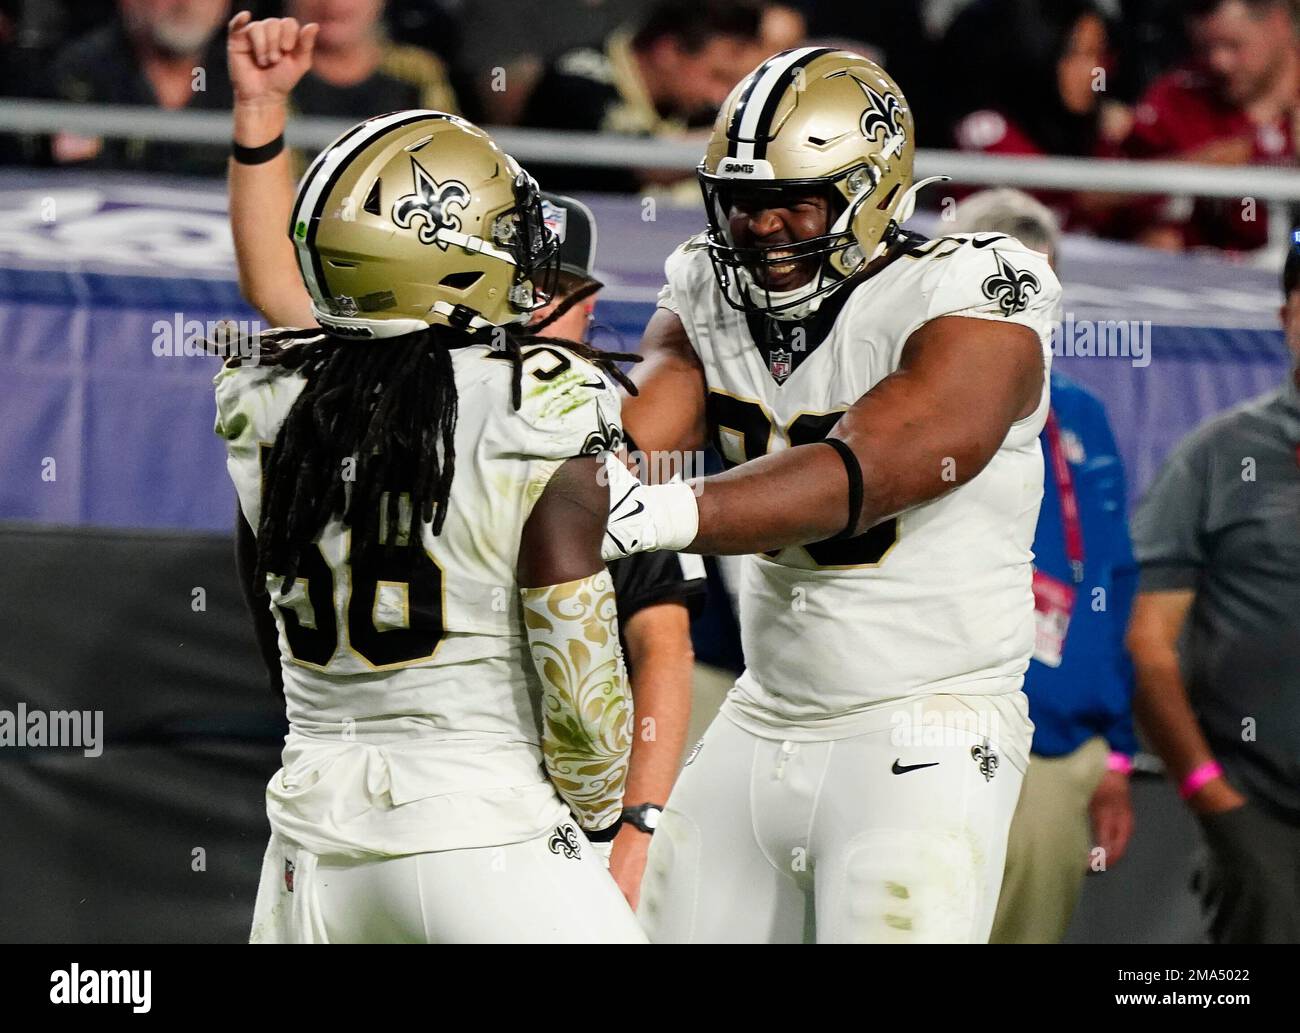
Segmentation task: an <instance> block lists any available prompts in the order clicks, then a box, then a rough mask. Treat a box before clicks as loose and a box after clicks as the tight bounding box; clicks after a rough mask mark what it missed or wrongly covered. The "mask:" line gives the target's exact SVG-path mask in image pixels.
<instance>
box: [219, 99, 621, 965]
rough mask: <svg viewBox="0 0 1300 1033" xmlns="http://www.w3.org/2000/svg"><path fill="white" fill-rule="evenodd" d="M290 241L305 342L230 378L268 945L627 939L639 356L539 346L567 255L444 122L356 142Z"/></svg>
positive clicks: (499, 165) (470, 139)
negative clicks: (630, 518) (269, 711)
mask: <svg viewBox="0 0 1300 1033" xmlns="http://www.w3.org/2000/svg"><path fill="white" fill-rule="evenodd" d="M290 235H291V237H292V240H293V244H294V249H295V253H296V256H297V260H298V265H299V270H300V274H301V276H302V278H303V281H304V283H305V284H306V287H307V293H308V297H309V302H310V306H311V314H312V317H313V319H314V322H315V323H316V324H317V325H316V326H315V327H313V328H311V329H309V330H302V331H286V332H280V333H276V334H273V335H271V336H270V337H269V338H268V339H264V341H263V348H262V350H261V352H260V353H259V355H258V358H259V360H260V361H258V362H257V363H255V364H254V363H242V364H241V363H240V362H239V361H236V360H231V362H229V363H228V364H227V366H226V367H225V368H224V369H223V370H222V372H221V374H220V375H219V376H218V377H217V379H216V395H217V428H216V429H217V433H218V434H219V435H220V436H221V437H223V438H224V439H225V441H226V445H227V449H228V453H229V460H228V467H229V470H230V475H231V478H232V479H233V481H234V483H235V487H236V489H237V491H238V495H239V504H240V509H241V511H242V516H243V518H244V527H243V529H242V531H241V535H242V537H243V539H244V540H243V542H242V548H241V555H243V556H245V557H247V559H248V562H247V564H246V565H247V566H248V567H250V568H251V570H249V571H248V581H249V584H250V585H251V586H254V597H255V600H256V596H257V595H258V594H259V592H258V589H259V588H260V587H261V586H265V588H264V589H262V590H261V592H260V595H261V599H260V602H257V605H258V606H259V607H260V609H261V611H262V614H263V617H265V616H266V615H268V614H273V615H274V621H275V628H274V631H273V634H274V636H275V638H276V640H277V644H278V652H279V660H280V663H279V666H280V670H281V673H282V679H283V687H284V695H285V700H286V704H287V709H288V716H289V724H290V732H289V736H288V738H287V739H286V743H285V748H284V752H283V757H282V759H283V767H282V768H281V769H280V771H278V772H277V773H276V775H275V776H274V777H273V778H272V779H271V782H270V784H269V785H268V786H267V813H268V817H269V819H270V823H271V828H272V836H271V842H270V845H269V846H268V849H267V853H266V858H265V862H264V865H263V872H262V882H261V885H260V887H259V890H258V899H257V906H256V913H255V916H254V924H253V932H252V938H253V940H254V941H261V942H266V941H272V942H282V941H293V942H353V941H400V942H447V941H454V942H464V941H487V942H496V941H502V940H507V941H519V940H523V941H542V942H557V941H558V942H593V941H595V942H637V941H639V940H643V939H644V937H643V935H642V933H641V931H640V929H639V927H638V925H637V923H636V919H635V916H634V915H633V914H632V911H631V909H630V908H629V907H628V905H627V903H626V901H625V900H624V898H623V896H622V894H621V893H620V892H619V889H618V887H617V885H616V884H615V882H614V880H613V879H612V878H611V877H610V875H609V872H608V870H607V868H606V866H605V862H604V860H603V859H602V857H601V856H600V855H601V853H602V851H598V850H597V849H596V848H595V847H594V846H593V843H599V842H603V843H606V844H607V843H608V841H609V840H610V839H612V837H613V834H614V832H615V830H616V829H617V827H618V820H619V815H620V811H621V807H622V795H623V788H624V783H625V779H626V772H627V763H628V754H629V749H630V745H631V717H632V715H631V707H630V699H629V694H628V691H627V688H626V680H625V673H624V669H623V663H622V657H621V654H620V652H619V647H618V626H617V614H616V612H615V610H616V608H615V602H614V595H613V589H612V586H611V583H610V578H609V574H608V572H607V571H606V570H605V566H604V563H603V562H602V559H601V555H600V550H601V542H602V538H603V536H604V526H605V518H606V514H607V510H608V506H609V501H608V495H609V493H608V488H607V487H604V486H602V485H603V484H604V480H603V478H602V477H601V476H599V475H598V469H599V464H600V463H601V462H602V460H601V458H599V457H600V455H601V454H602V453H606V452H608V451H609V450H610V449H613V448H617V447H618V445H619V441H620V437H621V431H620V429H619V403H618V396H617V395H616V394H615V393H614V388H613V383H614V381H619V382H622V383H624V385H625V386H627V381H626V379H625V378H624V377H623V375H622V374H621V373H620V371H619V369H618V367H617V366H615V365H614V364H613V359H615V358H627V357H626V356H614V355H606V354H603V353H599V352H596V351H594V350H592V349H590V348H588V347H586V346H583V345H579V344H575V343H572V342H564V341H560V340H558V339H553V338H549V337H546V336H544V332H545V327H546V323H547V321H546V320H543V321H541V322H540V323H536V324H534V325H533V326H532V327H527V328H526V327H525V325H524V324H526V323H527V321H528V319H529V317H530V315H531V314H532V312H533V311H534V310H535V309H537V308H538V307H540V306H541V305H544V304H546V303H547V302H548V301H549V293H550V290H551V289H552V287H553V283H554V279H555V272H556V268H557V248H556V243H557V242H556V237H555V234H554V233H553V232H552V231H551V230H549V229H548V228H547V227H546V225H545V223H544V218H543V213H542V207H541V199H540V196H539V193H538V191H537V186H536V183H534V182H533V180H532V178H531V177H530V176H528V174H527V173H525V172H524V171H523V170H521V169H520V168H519V166H518V165H517V164H516V163H515V162H514V160H513V159H511V158H510V157H509V156H508V155H506V154H505V153H503V152H502V151H501V150H500V149H499V148H498V147H497V146H496V145H495V144H494V143H493V142H492V140H491V139H490V138H489V137H488V136H487V134H486V133H484V132H483V131H482V130H480V129H478V128H477V127H475V126H472V125H470V124H469V123H468V122H465V121H464V120H462V119H460V118H457V117H455V116H451V115H446V114H443V113H440V112H431V111H407V112H400V113H398V114H395V115H388V116H383V117H380V118H375V119H371V120H369V121H367V122H364V123H362V124H361V125H359V126H356V127H355V128H353V129H352V130H350V131H349V132H347V133H345V134H344V135H343V136H341V137H340V138H339V139H338V140H336V141H335V142H334V143H333V144H332V145H331V146H330V147H328V148H326V149H325V151H323V152H322V154H321V155H320V157H319V158H317V159H316V161H315V162H314V164H313V165H312V166H311V167H310V168H309V169H308V170H307V173H306V175H305V176H304V178H303V180H302V183H301V185H300V187H299V189H298V194H297V199H296V201H295V204H294V208H293V215H292V220H291V222H290ZM548 284H549V285H551V286H548ZM563 315H564V306H563V305H561V306H560V307H558V308H556V309H555V311H554V312H553V313H552V318H560V317H562V316H563ZM539 331H540V333H539ZM244 353H245V352H244V351H241V354H244ZM251 529H256V533H255V540H254V539H253V538H251V537H250V534H249V532H250V530H251Z"/></svg>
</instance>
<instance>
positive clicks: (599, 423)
mask: <svg viewBox="0 0 1300 1033" xmlns="http://www.w3.org/2000/svg"><path fill="white" fill-rule="evenodd" d="M622 447H623V428H622V427H620V426H619V425H618V424H617V423H610V422H609V420H607V419H605V414H604V413H603V412H602V411H601V409H600V407H599V406H597V407H596V429H595V430H593V431H592V432H591V433H590V434H588V435H587V440H585V441H584V442H583V443H582V448H581V449H579V452H580V453H581V454H582V455H584V456H595V455H600V454H601V453H602V452H617V451H618V450H619V449H620V448H622Z"/></svg>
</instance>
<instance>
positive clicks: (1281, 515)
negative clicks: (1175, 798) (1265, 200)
mask: <svg viewBox="0 0 1300 1033" xmlns="http://www.w3.org/2000/svg"><path fill="white" fill-rule="evenodd" d="M1282 287H1283V291H1284V301H1283V305H1282V313H1281V316H1282V325H1283V329H1284V331H1285V335H1286V342H1287V346H1288V348H1289V349H1290V352H1291V356H1292V363H1291V368H1290V371H1289V372H1288V374H1287V378H1286V381H1285V382H1284V383H1283V385H1282V386H1281V387H1280V388H1279V389H1278V390H1276V391H1273V392H1270V393H1269V394H1267V395H1264V396H1263V397H1261V398H1257V399H1255V400H1253V401H1250V402H1247V403H1246V404H1244V405H1241V406H1238V407H1237V408H1235V409H1231V410H1229V411H1228V412H1226V413H1223V414H1221V415H1219V416H1216V417H1215V418H1214V419H1212V420H1210V421H1209V422H1208V423H1206V424H1205V425H1204V426H1202V427H1200V428H1198V429H1197V430H1195V431H1193V432H1192V433H1191V434H1189V435H1188V436H1187V437H1186V438H1185V439H1183V441H1182V442H1181V443H1180V444H1179V445H1178V447H1177V448H1176V449H1175V450H1174V452H1173V454H1172V455H1171V456H1170V457H1169V459H1168V460H1167V461H1166V463H1165V466H1164V469H1163V470H1162V471H1161V473H1160V476H1159V478H1158V479H1157V480H1156V482H1155V483H1154V484H1153V485H1152V486H1151V488H1150V490H1149V491H1148V492H1147V496H1146V498H1145V499H1144V500H1143V503H1142V506H1141V508H1140V509H1139V510H1138V513H1137V515H1136V518H1135V520H1134V526H1133V544H1134V547H1135V552H1136V554H1137V559H1138V562H1139V565H1140V567H1141V577H1140V582H1139V594H1138V597H1137V601H1136V603H1135V604H1134V607H1133V617H1132V621H1131V623H1130V626H1129V633H1128V644H1129V650H1130V652H1131V653H1132V656H1133V662H1134V666H1135V668H1136V671H1137V682H1138V687H1137V695H1136V696H1135V698H1134V701H1133V702H1134V712H1135V714H1136V716H1137V718H1138V721H1139V723H1140V724H1141V727H1142V729H1143V730H1144V731H1145V732H1146V735H1147V737H1148V739H1149V740H1150V742H1151V745H1152V746H1153V747H1154V748H1155V749H1156V751H1157V752H1158V753H1159V754H1160V756H1161V758H1162V759H1163V760H1164V762H1165V768H1166V769H1167V770H1168V772H1169V774H1170V777H1171V778H1173V779H1174V781H1175V783H1176V784H1177V785H1178V788H1179V793H1180V795H1181V796H1182V798H1183V799H1184V800H1186V801H1187V803H1188V805H1189V806H1190V807H1191V809H1192V810H1193V812H1195V814H1196V816H1197V817H1198V819H1199V820H1200V823H1201V825H1202V828H1203V829H1204V832H1205V839H1206V845H1207V846H1208V848H1209V858H1208V863H1207V864H1206V866H1205V867H1204V870H1203V871H1202V872H1200V873H1199V874H1198V889H1199V891H1200V893H1201V895H1202V899H1203V902H1204V904H1205V907H1206V910H1207V914H1208V916H1209V919H1210V934H1211V936H1212V938H1213V939H1214V940H1215V941H1216V942H1219V943H1295V942H1296V941H1297V940H1300V621H1297V618H1296V615H1297V614H1298V613H1300V232H1297V233H1296V234H1294V236H1293V239H1292V244H1291V251H1290V254H1289V256H1288V258H1287V262H1286V268H1285V271H1284V272H1283V276H1282ZM1189 615H1190V617H1191V619H1190V621H1189V620H1188V619H1187V618H1188V616H1189Z"/></svg>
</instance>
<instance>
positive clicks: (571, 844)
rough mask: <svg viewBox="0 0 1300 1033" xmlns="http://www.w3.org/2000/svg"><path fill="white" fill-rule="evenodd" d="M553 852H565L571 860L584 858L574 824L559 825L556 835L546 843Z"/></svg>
mask: <svg viewBox="0 0 1300 1033" xmlns="http://www.w3.org/2000/svg"><path fill="white" fill-rule="evenodd" d="M546 845H547V846H548V847H550V849H551V853H553V854H563V855H564V856H565V857H567V858H568V859H569V860H570V861H575V860H581V859H582V846H581V844H580V843H579V842H578V833H577V831H575V829H574V827H573V826H572V825H557V826H556V828H555V835H553V836H552V837H551V839H550V842H549V843H547V844H546Z"/></svg>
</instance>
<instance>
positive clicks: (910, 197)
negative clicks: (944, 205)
mask: <svg viewBox="0 0 1300 1033" xmlns="http://www.w3.org/2000/svg"><path fill="white" fill-rule="evenodd" d="M950 179H952V177H951V176H929V177H927V178H925V179H921V180H918V181H917V182H915V183H913V184H912V185H911V186H910V187H909V188H908V191H907V193H905V194H904V195H903V196H902V197H901V198H899V201H898V207H897V208H895V209H894V222H895V223H896V224H897V225H899V226H901V225H903V223H905V222H907V220H908V219H910V218H911V217H912V212H914V211H915V210H916V195H917V194H919V193H920V192H921V191H922V190H923V189H924V188H925V187H928V186H929V185H930V184H931V183H947V182H948V181H949V180H950Z"/></svg>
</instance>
